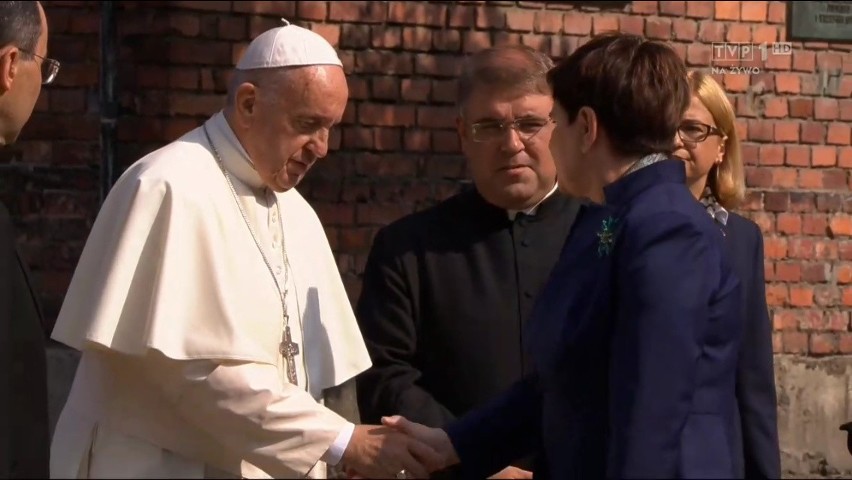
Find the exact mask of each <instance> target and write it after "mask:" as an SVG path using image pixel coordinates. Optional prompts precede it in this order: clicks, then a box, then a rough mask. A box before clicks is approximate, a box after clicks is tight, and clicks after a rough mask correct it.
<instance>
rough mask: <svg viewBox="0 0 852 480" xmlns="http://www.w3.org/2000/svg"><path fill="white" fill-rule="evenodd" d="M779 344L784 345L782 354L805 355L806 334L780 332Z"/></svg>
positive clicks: (806, 348)
mask: <svg viewBox="0 0 852 480" xmlns="http://www.w3.org/2000/svg"><path fill="white" fill-rule="evenodd" d="M781 342H782V344H783V345H784V353H799V354H801V353H807V352H808V334H807V333H802V332H782V333H781Z"/></svg>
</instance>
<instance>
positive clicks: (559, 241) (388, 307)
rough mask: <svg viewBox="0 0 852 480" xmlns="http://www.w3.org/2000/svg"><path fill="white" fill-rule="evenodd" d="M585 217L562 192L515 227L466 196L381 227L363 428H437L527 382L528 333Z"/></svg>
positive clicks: (367, 285) (367, 311)
mask: <svg viewBox="0 0 852 480" xmlns="http://www.w3.org/2000/svg"><path fill="white" fill-rule="evenodd" d="M578 208H579V202H578V201H577V200H573V199H569V198H567V197H565V196H563V195H561V194H560V193H558V192H556V193H554V194H553V195H551V196H550V197H549V198H548V199H546V200H545V201H544V202H542V204H541V205H539V207H538V210H537V211H536V212H535V214H534V215H532V216H527V215H524V214H519V215H517V217H516V218H515V219H514V220H510V219H509V216H508V214H507V212H506V210H503V209H501V208H498V207H495V206H493V205H491V204H489V203H487V202H486V201H485V200H484V199H483V198H482V197H481V196H480V195H479V194H478V193H477V192H476V191H475V190H474V189H470V190H468V191H466V192H463V193H460V194H458V195H455V196H454V197H452V198H450V199H448V200H446V201H444V202H442V203H441V204H439V205H436V206H435V207H433V208H431V209H428V210H424V211H422V212H418V213H415V214H413V215H409V216H407V217H405V218H403V219H400V220H398V221H396V222H394V223H392V224H390V225H388V226H387V227H384V228H383V229H381V230H380V231H379V232H378V233H377V235H376V238H375V240H374V243H373V247H372V250H371V252H370V256H369V259H368V262H367V266H366V269H365V272H364V279H363V289H362V293H361V298H360V299H359V302H358V305H357V316H358V321H359V324H360V326H361V330H362V332H363V334H364V339H365V341H366V344H367V348H368V349H369V352H370V356H371V357H372V361H373V367H372V368H371V369H370V370H369V371H367V372H365V373H363V374H362V375H360V376H359V377H358V381H357V390H358V404H359V409H360V414H361V420H362V421H363V422H364V423H373V424H376V423H380V419H381V417H382V416H384V415H394V414H401V415H404V416H405V417H406V418H408V419H410V420H413V421H415V422H419V423H422V424H424V425H428V426H432V427H441V426H444V425H445V424H446V423H448V422H449V421H450V420H452V419H454V418H456V417H458V416H460V415H461V414H463V413H465V412H467V411H468V410H470V409H473V408H475V407H477V406H480V405H482V404H483V403H485V402H487V401H488V400H490V399H492V398H494V397H495V396H497V395H498V394H500V393H502V392H503V391H504V390H506V389H507V388H508V387H509V386H511V385H512V384H513V383H515V382H516V381H517V380H519V379H520V378H521V377H522V376H523V375H524V374H526V373H528V372H529V367H530V361H529V356H528V354H527V353H526V352H523V349H522V345H523V338H522V334H521V332H522V326H523V325H524V323H525V322H526V320H527V318H528V317H529V315H530V312H531V309H532V306H533V303H534V300H535V298H536V295H537V294H538V292H539V289H540V288H541V287H542V286H543V285H544V283H545V282H546V280H547V278H548V275H549V273H550V271H551V269H552V268H553V266H554V265H555V263H556V260H557V259H558V257H559V252H560V250H561V248H562V245H563V244H564V242H565V239H566V237H567V236H568V233H569V230H570V228H571V225H572V223H573V221H574V218H575V216H576V213H577V210H578ZM518 465H519V466H522V467H525V468H530V467H531V464H529V463H527V462H521V463H519V464H518ZM495 473H496V472H495Z"/></svg>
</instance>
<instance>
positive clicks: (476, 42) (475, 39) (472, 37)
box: [462, 32, 491, 53]
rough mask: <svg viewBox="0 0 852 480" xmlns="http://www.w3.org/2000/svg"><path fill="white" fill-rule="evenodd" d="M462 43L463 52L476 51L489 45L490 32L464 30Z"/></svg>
mask: <svg viewBox="0 0 852 480" xmlns="http://www.w3.org/2000/svg"><path fill="white" fill-rule="evenodd" d="M462 43H463V45H464V51H465V52H467V53H473V52H478V51H480V50H483V49H486V48H489V47H490V46H491V34H490V33H489V32H464V41H463V42H462Z"/></svg>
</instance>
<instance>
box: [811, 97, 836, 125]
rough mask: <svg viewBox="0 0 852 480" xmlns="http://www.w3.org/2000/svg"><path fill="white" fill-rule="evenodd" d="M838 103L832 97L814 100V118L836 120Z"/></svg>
mask: <svg viewBox="0 0 852 480" xmlns="http://www.w3.org/2000/svg"><path fill="white" fill-rule="evenodd" d="M839 114H840V111H839V104H838V103H837V100H835V99H833V98H817V99H816V100H814V120H836V119H837V118H838V117H839Z"/></svg>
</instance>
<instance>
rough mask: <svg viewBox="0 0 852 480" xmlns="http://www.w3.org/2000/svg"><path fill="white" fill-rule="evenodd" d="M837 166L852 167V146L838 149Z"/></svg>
mask: <svg viewBox="0 0 852 480" xmlns="http://www.w3.org/2000/svg"><path fill="white" fill-rule="evenodd" d="M837 166H838V167H840V168H852V147H843V148H841V149H840V154H839V155H838V160H837Z"/></svg>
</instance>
